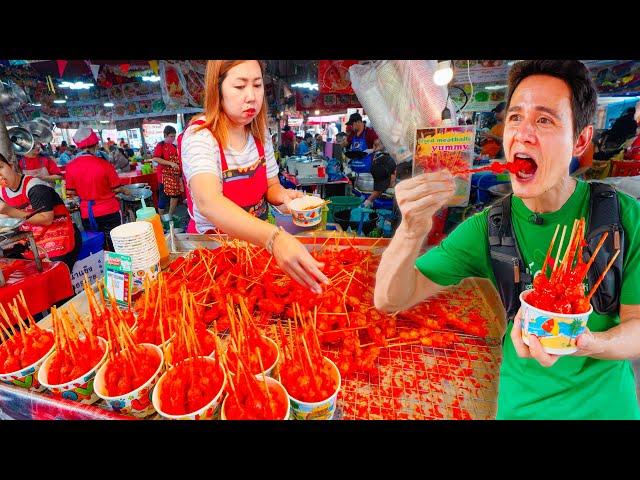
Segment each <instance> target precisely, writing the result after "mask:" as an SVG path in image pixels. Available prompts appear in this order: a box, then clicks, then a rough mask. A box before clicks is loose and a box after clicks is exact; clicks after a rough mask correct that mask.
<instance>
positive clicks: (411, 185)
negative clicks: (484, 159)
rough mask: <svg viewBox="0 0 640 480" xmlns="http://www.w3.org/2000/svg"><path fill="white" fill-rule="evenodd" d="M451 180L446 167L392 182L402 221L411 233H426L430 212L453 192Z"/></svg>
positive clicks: (430, 224) (433, 211) (451, 177)
mask: <svg viewBox="0 0 640 480" xmlns="http://www.w3.org/2000/svg"><path fill="white" fill-rule="evenodd" d="M455 188H456V185H455V181H454V178H453V176H452V175H451V173H450V172H449V171H448V170H443V171H439V172H433V173H423V174H421V175H417V176H415V177H412V178H409V179H407V180H403V181H401V182H400V183H398V184H397V185H396V186H395V194H396V200H397V201H398V207H399V208H400V212H401V213H402V223H403V224H404V228H405V230H406V231H407V232H409V233H410V234H411V235H412V236H415V237H421V236H423V235H426V234H427V233H428V232H429V230H431V226H432V224H433V216H434V215H435V213H436V212H437V211H438V210H439V209H440V208H441V207H443V206H444V205H445V204H446V203H447V201H448V200H449V199H450V198H451V197H453V194H454V193H455Z"/></svg>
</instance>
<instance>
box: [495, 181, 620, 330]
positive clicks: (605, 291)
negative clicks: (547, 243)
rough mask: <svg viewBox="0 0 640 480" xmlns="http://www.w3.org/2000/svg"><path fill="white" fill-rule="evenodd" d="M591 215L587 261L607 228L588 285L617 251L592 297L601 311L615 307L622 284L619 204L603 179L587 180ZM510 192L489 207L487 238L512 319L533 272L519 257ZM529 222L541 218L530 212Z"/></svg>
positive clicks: (593, 303) (497, 280)
mask: <svg viewBox="0 0 640 480" xmlns="http://www.w3.org/2000/svg"><path fill="white" fill-rule="evenodd" d="M589 185H590V189H591V197H590V216H589V223H588V224H587V226H586V232H587V234H586V236H585V240H586V241H587V246H586V247H585V248H584V250H583V260H584V261H585V262H587V261H588V260H589V259H590V258H591V255H592V253H593V251H594V250H595V248H596V246H597V245H598V242H599V241H600V238H601V236H602V235H603V234H604V232H607V231H608V232H609V236H608V237H607V240H606V241H605V242H604V244H603V245H602V248H601V249H600V252H598V256H597V257H596V260H595V261H594V262H593V265H592V266H591V268H590V269H589V272H588V273H587V279H588V281H589V285H594V284H595V282H596V281H597V279H598V277H600V274H601V273H602V272H603V271H604V269H605V268H606V266H607V264H608V263H609V260H610V259H611V256H612V255H613V254H614V253H615V252H616V251H617V250H620V254H619V255H618V258H616V261H615V262H614V264H613V265H612V267H611V270H609V272H608V273H607V275H606V276H605V278H604V280H603V281H602V284H600V286H599V287H598V290H597V291H596V293H595V294H594V296H593V297H592V298H591V304H592V305H593V309H594V310H595V311H596V312H598V313H600V314H609V313H614V312H617V311H618V308H619V304H620V289H621V287H622V263H623V257H624V229H623V228H622V222H621V220H620V204H619V201H618V196H617V195H616V190H615V188H614V187H612V186H610V185H607V184H604V183H596V182H594V183H590V184H589ZM511 196H512V195H508V196H506V197H504V198H502V199H501V200H500V201H498V202H497V203H496V204H495V205H493V206H492V207H491V210H489V216H488V219H487V223H488V229H487V231H488V240H489V252H490V256H491V264H492V266H493V273H494V274H495V277H496V283H497V285H498V293H499V294H500V298H501V299H502V304H503V305H504V308H505V310H506V312H507V318H508V320H509V321H511V320H513V318H514V317H515V315H516V313H518V309H519V308H520V293H522V292H523V291H524V290H525V289H526V288H529V287H530V285H531V284H532V280H533V277H532V272H529V271H528V270H527V266H526V265H525V264H524V261H523V260H522V255H521V254H520V250H519V249H518V242H517V240H516V238H515V236H514V234H513V230H512V228H511ZM531 222H532V223H538V224H540V222H542V218H541V217H537V216H535V215H534V216H532V218H531Z"/></svg>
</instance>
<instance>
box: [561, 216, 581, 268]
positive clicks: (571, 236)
mask: <svg viewBox="0 0 640 480" xmlns="http://www.w3.org/2000/svg"><path fill="white" fill-rule="evenodd" d="M577 224H578V220H574V221H573V226H572V227H571V235H569V241H568V242H567V249H566V250H565V251H564V255H563V256H562V261H561V262H560V266H561V268H560V270H561V273H562V272H564V270H565V269H566V261H567V257H568V256H569V252H570V251H571V247H573V246H574V244H573V241H574V237H575V235H576V226H577Z"/></svg>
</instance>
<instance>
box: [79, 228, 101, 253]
mask: <svg viewBox="0 0 640 480" xmlns="http://www.w3.org/2000/svg"><path fill="white" fill-rule="evenodd" d="M80 234H81V235H82V248H81V249H80V253H78V260H82V259H83V258H87V257H88V256H89V255H91V254H93V253H98V252H99V251H100V250H102V247H103V245H104V233H102V232H86V231H85V232H80Z"/></svg>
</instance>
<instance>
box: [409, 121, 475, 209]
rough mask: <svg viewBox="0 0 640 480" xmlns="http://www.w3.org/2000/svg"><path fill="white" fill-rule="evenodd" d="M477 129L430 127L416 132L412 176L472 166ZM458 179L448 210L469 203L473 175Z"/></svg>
mask: <svg viewBox="0 0 640 480" xmlns="http://www.w3.org/2000/svg"><path fill="white" fill-rule="evenodd" d="M475 136H476V131H475V127H474V126H472V125H467V126H451V127H444V126H443V127H429V128H419V129H417V130H416V141H415V145H416V150H415V154H414V156H413V175H414V176H415V175H420V174H422V173H425V172H435V171H438V170H443V169H445V168H448V169H449V170H453V169H464V168H469V167H471V166H472V165H473V157H474V152H473V147H474V140H475ZM466 177H467V178H466V179H465V178H461V177H459V176H458V177H455V181H456V191H455V194H454V196H453V198H452V199H451V200H450V201H449V203H448V204H447V206H449V207H464V206H466V205H467V204H468V203H469V193H470V192H471V175H467V176H466Z"/></svg>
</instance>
